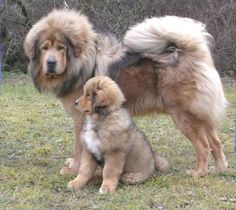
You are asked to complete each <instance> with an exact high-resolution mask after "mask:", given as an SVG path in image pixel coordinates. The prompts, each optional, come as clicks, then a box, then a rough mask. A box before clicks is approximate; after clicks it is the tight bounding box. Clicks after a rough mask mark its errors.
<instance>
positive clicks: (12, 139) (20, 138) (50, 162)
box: [0, 74, 236, 210]
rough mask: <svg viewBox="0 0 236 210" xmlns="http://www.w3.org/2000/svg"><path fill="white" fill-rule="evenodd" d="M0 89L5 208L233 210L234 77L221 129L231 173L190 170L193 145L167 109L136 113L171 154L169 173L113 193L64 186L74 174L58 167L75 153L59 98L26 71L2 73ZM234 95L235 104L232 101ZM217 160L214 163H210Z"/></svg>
mask: <svg viewBox="0 0 236 210" xmlns="http://www.w3.org/2000/svg"><path fill="white" fill-rule="evenodd" d="M4 77H5V79H4V84H3V86H2V87H1V89H0V161H1V162H0V164H1V167H0V208H3V209H86V210H87V209H113V210H123V209H132V210H135V209H137V210H138V209H145V210H146V209H162V210H163V209H192V210H196V209H204V210H207V209H209V210H212V209H214V210H215V209H236V203H235V202H236V184H235V181H234V180H235V179H236V177H235V171H234V169H233V167H232V166H233V135H234V134H233V133H234V129H233V127H234V124H233V123H234V122H233V118H234V116H235V107H236V91H235V90H236V83H235V81H233V80H231V81H227V82H225V91H226V96H227V99H228V100H229V102H231V103H230V106H229V108H228V111H227V116H226V119H225V120H224V122H223V124H222V126H221V127H220V128H219V135H220V138H221V141H222V143H223V145H224V150H225V154H226V156H227V159H228V161H229V164H230V168H229V169H228V170H227V172H225V173H222V174H215V175H209V176H207V177H204V178H192V177H190V176H188V175H187V174H186V170H188V169H191V168H192V167H193V166H194V164H195V162H194V152H193V148H192V146H191V144H190V143H189V141H188V140H186V139H185V138H184V137H183V135H182V134H181V133H180V132H179V131H178V130H177V129H176V128H175V126H174V124H173V122H172V121H171V119H170V118H169V117H168V116H164V115H160V116H158V117H156V116H154V117H145V118H138V119H135V121H136V122H137V124H138V126H139V127H140V128H141V129H142V130H143V131H144V132H145V133H146V135H147V137H148V139H149V140H150V142H151V144H152V147H153V148H154V149H155V150H156V151H158V152H159V153H161V154H162V155H164V156H165V157H167V158H168V160H169V161H170V168H169V170H168V171H167V173H166V174H158V173H157V174H156V175H155V176H154V177H153V178H151V179H149V180H148V181H146V182H145V183H144V184H140V185H136V186H129V185H119V187H118V189H117V191H116V192H115V193H113V194H111V195H100V194H99V193H98V189H99V186H97V185H89V186H87V187H86V188H85V189H84V190H82V191H80V192H74V191H70V190H68V189H67V187H66V186H67V183H68V181H70V180H71V179H72V178H73V177H68V176H61V175H60V174H59V171H60V168H61V167H62V166H63V162H64V161H65V160H66V158H68V157H71V151H72V145H73V141H74V137H73V123H72V121H71V119H70V118H69V117H68V116H67V115H66V113H65V111H64V110H63V108H62V106H61V104H60V102H59V101H58V100H57V99H55V98H53V97H52V96H45V95H40V94H39V93H37V92H36V90H35V89H34V87H33V84H32V82H31V80H30V78H29V77H28V76H27V75H21V74H18V75H15V74H4ZM233 102H234V104H233ZM212 164H213V163H212V159H211V161H210V165H212Z"/></svg>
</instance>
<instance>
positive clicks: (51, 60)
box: [47, 58, 56, 73]
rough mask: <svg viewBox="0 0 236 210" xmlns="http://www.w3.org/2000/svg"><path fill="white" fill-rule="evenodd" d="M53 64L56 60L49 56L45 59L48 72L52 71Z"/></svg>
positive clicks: (53, 70) (53, 69) (53, 68)
mask: <svg viewBox="0 0 236 210" xmlns="http://www.w3.org/2000/svg"><path fill="white" fill-rule="evenodd" d="M55 66H56V60H55V59H54V58H50V59H48V60H47V67H48V73H54V72H55Z"/></svg>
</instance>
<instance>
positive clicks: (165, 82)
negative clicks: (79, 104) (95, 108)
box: [24, 10, 228, 176]
mask: <svg viewBox="0 0 236 210" xmlns="http://www.w3.org/2000/svg"><path fill="white" fill-rule="evenodd" d="M209 38H211V36H210V35H209V34H208V33H207V31H206V30H205V28H204V25H203V24H202V23H200V22H196V21H194V20H191V19H188V18H179V17H175V16H166V17H162V18H151V19H147V20H145V21H144V22H143V23H140V24H138V25H136V26H134V27H132V28H131V29H129V30H128V32H127V33H126V35H125V37H124V45H122V44H121V43H119V42H118V41H117V40H116V39H115V38H114V37H106V36H102V35H98V34H97V33H96V32H95V31H94V30H93V29H92V25H91V24H90V23H89V21H88V19H87V18H86V17H85V16H84V15H82V14H81V13H80V12H77V11H64V10H55V11H53V12H51V13H49V14H48V16H46V17H44V18H42V19H41V20H39V21H38V22H37V23H36V24H35V25H34V26H33V27H32V29H31V30H30V31H29V33H28V34H27V36H26V39H25V43H24V48H25V52H26V55H27V56H28V57H29V59H30V63H29V71H30V72H31V75H32V77H33V80H34V84H35V86H36V88H37V89H38V90H39V91H44V92H52V93H53V94H55V95H56V96H57V97H58V98H59V99H60V100H61V101H62V103H63V105H64V107H65V109H66V110H67V112H69V113H70V114H71V116H72V118H73V120H74V123H75V134H76V141H75V147H74V155H73V159H69V160H68V161H67V164H68V166H66V167H65V168H63V169H62V170H61V173H62V174H67V173H70V174H71V173H76V172H77V171H78V167H79V163H80V152H81V148H82V145H81V142H80V131H81V127H82V118H81V116H80V114H79V113H78V112H76V111H75V108H74V105H73V104H74V101H75V99H76V98H79V96H80V95H81V94H82V87H83V85H84V82H85V81H86V80H88V79H89V78H91V77H93V76H94V75H111V76H112V78H113V79H114V80H116V82H117V83H118V85H119V86H120V88H121V90H122V92H123V93H124V95H125V97H126V99H127V101H126V102H125V107H126V108H127V109H128V110H129V112H130V113H131V114H135V115H136V114H146V113H151V112H164V113H167V114H170V115H171V117H172V118H173V120H174V122H175V124H176V125H177V127H178V128H179V129H180V130H181V132H182V133H183V134H184V135H185V136H186V137H187V138H188V139H189V140H190V141H191V143H192V144H193V146H194V149H195V152H196V166H195V168H194V170H193V171H192V175H193V176H204V175H206V174H207V173H208V159H209V155H210V153H212V155H213V157H214V161H215V166H216V167H215V169H216V171H217V172H222V171H224V170H225V169H226V168H227V166H228V164H227V162H226V159H225V156H224V153H223V150H222V145H221V143H220V140H219V138H218V136H217V125H218V124H219V122H220V121H222V119H223V116H224V112H225V108H226V99H225V97H224V92H223V88H222V84H221V81H220V77H219V75H218V73H217V71H216V69H215V66H214V63H213V60H212V57H211V53H210V50H209V44H208V43H209V42H208V40H209ZM170 140H171V139H170Z"/></svg>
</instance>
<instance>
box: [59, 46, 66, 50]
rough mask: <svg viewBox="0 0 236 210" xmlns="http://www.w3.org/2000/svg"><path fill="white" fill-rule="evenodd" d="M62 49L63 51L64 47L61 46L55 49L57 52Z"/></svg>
mask: <svg viewBox="0 0 236 210" xmlns="http://www.w3.org/2000/svg"><path fill="white" fill-rule="evenodd" d="M64 49H65V47H64V46H62V45H60V46H58V48H57V50H64Z"/></svg>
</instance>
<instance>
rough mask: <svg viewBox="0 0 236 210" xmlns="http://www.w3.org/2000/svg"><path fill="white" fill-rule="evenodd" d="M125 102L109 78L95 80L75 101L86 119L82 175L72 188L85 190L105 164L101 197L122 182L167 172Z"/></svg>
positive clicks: (86, 85)
mask: <svg viewBox="0 0 236 210" xmlns="http://www.w3.org/2000/svg"><path fill="white" fill-rule="evenodd" d="M124 101H125V98H124V95H123V93H122V92H121V90H120V88H119V87H118V85H117V84H116V83H115V82H114V81H113V80H111V79H110V78H109V77H105V76H98V77H94V78H92V79H90V80H88V81H87V82H86V84H85V85H84V93H83V95H82V96H81V97H80V98H79V99H77V100H76V101H75V104H76V108H77V109H79V110H80V112H82V113H83V114H84V115H85V122H84V126H83V129H82V132H81V139H82V143H83V150H82V155H81V161H80V162H81V164H80V167H79V175H78V176H77V177H76V178H75V179H74V180H72V181H71V182H69V184H68V187H69V188H74V189H77V190H79V189H81V188H82V187H84V186H85V185H86V184H87V182H88V181H89V180H90V179H91V178H92V177H93V175H94V172H95V170H96V168H97V165H98V164H104V167H103V172H102V178H103V181H102V186H101V187H100V189H99V192H100V193H102V194H104V193H109V192H113V191H114V190H115V189H116V187H117V184H118V182H119V180H121V181H122V182H125V183H129V184H136V183H141V182H143V181H145V180H146V179H148V178H149V177H150V176H152V175H153V174H154V172H155V169H158V170H159V171H164V170H165V169H166V168H167V166H168V162H167V160H165V159H164V158H162V157H160V156H158V155H156V154H155V153H154V152H153V151H152V149H151V147H150V145H149V143H148V141H147V140H146V138H145V136H144V134H143V133H142V132H141V131H140V130H139V128H138V127H137V126H136V125H135V124H134V123H133V121H132V120H131V118H130V116H129V114H128V112H127V111H126V110H125V109H124V108H121V105H122V103H123V102H124Z"/></svg>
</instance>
